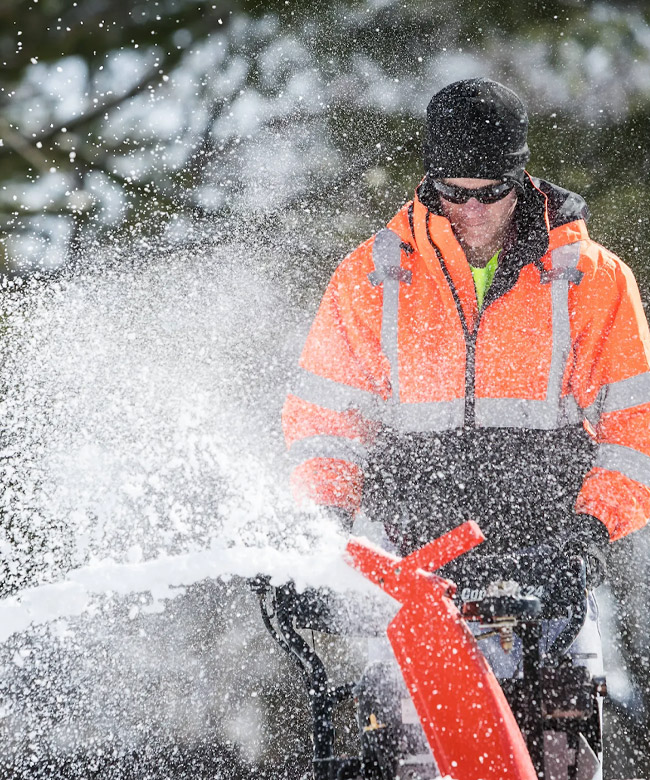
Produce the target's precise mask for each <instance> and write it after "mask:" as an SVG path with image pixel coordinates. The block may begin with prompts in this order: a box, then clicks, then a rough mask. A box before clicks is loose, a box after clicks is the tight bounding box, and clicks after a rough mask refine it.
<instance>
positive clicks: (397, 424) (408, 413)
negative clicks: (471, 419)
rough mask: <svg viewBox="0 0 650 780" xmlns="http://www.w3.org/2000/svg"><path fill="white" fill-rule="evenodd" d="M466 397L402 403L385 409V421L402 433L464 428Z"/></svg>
mask: <svg viewBox="0 0 650 780" xmlns="http://www.w3.org/2000/svg"><path fill="white" fill-rule="evenodd" d="M464 417H465V399H464V398H457V399H455V400H453V401H431V402H423V403H408V404H405V403H402V404H399V406H391V407H390V408H388V409H386V410H385V413H384V421H385V422H386V424H387V425H390V426H391V427H393V428H396V429H397V430H398V431H400V432H402V433H427V432H430V431H449V430H452V429H453V428H462V427H463V421H464Z"/></svg>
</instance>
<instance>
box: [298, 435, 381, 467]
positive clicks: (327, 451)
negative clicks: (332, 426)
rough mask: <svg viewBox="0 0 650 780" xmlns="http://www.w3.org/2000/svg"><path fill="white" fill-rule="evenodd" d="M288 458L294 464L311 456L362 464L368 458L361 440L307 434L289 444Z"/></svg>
mask: <svg viewBox="0 0 650 780" xmlns="http://www.w3.org/2000/svg"><path fill="white" fill-rule="evenodd" d="M289 458H290V459H291V461H292V462H293V463H295V464H298V463H304V462H305V461H307V460H311V459H312V458H335V459H337V460H347V461H348V462H349V463H356V464H357V465H359V466H364V465H365V464H366V462H367V460H368V450H367V448H366V447H364V445H363V444H361V442H359V441H355V440H353V439H348V438H346V437H345V436H325V435H319V436H308V437H306V438H304V439H298V441H295V442H294V443H293V444H292V445H291V447H290V449H289Z"/></svg>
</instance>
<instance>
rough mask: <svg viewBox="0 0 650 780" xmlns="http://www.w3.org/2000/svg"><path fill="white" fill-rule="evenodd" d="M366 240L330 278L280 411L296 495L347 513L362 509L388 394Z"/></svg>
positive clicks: (376, 296)
mask: <svg viewBox="0 0 650 780" xmlns="http://www.w3.org/2000/svg"><path fill="white" fill-rule="evenodd" d="M369 243H370V242H368V243H367V244H364V245H362V246H361V247H360V248H359V249H358V250H356V251H355V252H354V253H353V254H352V255H350V256H349V257H348V258H346V260H344V261H343V263H341V265H340V266H339V267H338V269H337V270H336V272H335V274H334V276H333V277H332V280H331V281H330V283H329V286H328V287H327V290H326V291H325V295H324V297H323V300H322V302H321V304H320V307H319V309H318V312H317V314H316V318H315V319H314V322H313V324H312V326H311V330H310V331H309V335H308V337H307V341H306V343H305V346H304V349H303V352H302V355H301V358H300V368H299V374H298V378H297V383H296V385H295V387H293V388H292V390H291V392H290V393H289V395H288V397H287V399H286V402H285V405H284V409H283V413H282V423H283V429H284V434H285V440H286V443H287V446H288V448H289V457H290V459H291V461H292V465H293V472H292V478H291V483H292V490H293V493H294V496H295V498H296V499H297V500H298V501H299V502H302V501H304V500H305V499H311V500H312V501H315V502H316V503H318V504H322V505H326V506H336V507H341V508H343V509H346V510H348V511H356V510H357V509H358V508H359V506H360V503H361V491H362V485H363V468H364V465H365V463H366V460H367V453H368V447H369V446H370V445H371V444H372V441H373V439H374V436H375V435H376V431H377V426H378V421H379V418H380V415H381V407H382V403H383V401H384V400H385V399H386V398H387V396H388V394H389V392H390V389H389V387H390V386H389V380H388V377H389V368H388V365H387V360H386V358H385V357H384V355H383V354H382V352H381V334H380V329H381V318H380V311H381V291H380V290H378V289H376V288H373V287H372V286H371V285H370V283H369V281H368V278H367V274H368V272H369V271H371V270H372V267H373V266H372V259H371V254H370V250H369Z"/></svg>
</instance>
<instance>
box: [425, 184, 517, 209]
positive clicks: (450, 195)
mask: <svg viewBox="0 0 650 780" xmlns="http://www.w3.org/2000/svg"><path fill="white" fill-rule="evenodd" d="M433 186H434V189H435V190H436V192H437V193H438V194H439V195H441V196H442V197H443V198H444V199H445V200H448V201H449V202H450V203H467V201H468V200H469V199H470V198H476V200H477V201H478V202H479V203H496V202H497V201H499V200H501V199H502V198H505V196H506V195H507V194H508V193H509V192H511V191H512V189H513V188H514V186H515V184H514V182H512V181H500V182H499V183H498V184H488V185H487V187H479V188H478V189H476V190H468V189H467V188H466V187H457V186H456V185H455V184H445V182H444V181H439V180H436V179H434V180H433Z"/></svg>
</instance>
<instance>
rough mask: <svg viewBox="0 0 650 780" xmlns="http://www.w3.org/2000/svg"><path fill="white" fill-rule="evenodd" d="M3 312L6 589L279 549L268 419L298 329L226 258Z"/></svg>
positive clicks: (42, 285) (24, 299)
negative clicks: (200, 553) (96, 564)
mask: <svg viewBox="0 0 650 780" xmlns="http://www.w3.org/2000/svg"><path fill="white" fill-rule="evenodd" d="M233 258H235V259H233ZM266 259H267V261H268V252H267V254H266ZM3 297H4V308H5V320H4V334H3V338H2V340H1V342H0V351H1V353H2V354H1V360H0V364H1V366H2V367H1V369H0V372H1V374H2V385H3V390H4V393H3V396H4V400H3V402H2V405H1V407H0V415H1V418H2V430H3V442H2V460H1V464H0V465H1V468H2V473H3V481H4V483H5V484H9V485H10V486H11V487H10V488H9V489H8V490H6V491H5V492H4V493H3V496H2V499H1V500H2V511H3V515H4V519H3V524H2V531H0V550H1V551H2V554H1V560H2V562H3V568H4V569H5V570H6V572H7V574H6V575H5V576H4V577H3V579H4V580H5V587H6V586H7V585H8V586H9V587H10V588H11V589H15V588H22V587H25V586H27V585H32V584H36V583H39V582H47V581H52V580H56V579H60V577H61V575H62V573H63V571H64V570H66V569H69V568H74V567H78V566H81V565H84V564H87V563H88V562H89V561H93V560H98V559H102V558H106V557H110V558H112V559H113V560H115V561H117V562H132V563H138V562H140V561H141V560H143V559H145V560H146V559H151V558H153V557H159V556H160V555H165V554H167V555H175V554H180V553H190V552H194V551H197V550H204V549H207V548H209V547H210V546H211V545H213V544H215V540H216V542H218V545H219V547H224V546H228V545H229V544H235V543H236V544H240V545H241V544H243V545H251V546H259V545H267V544H269V543H271V544H273V545H275V546H282V545H283V544H284V543H286V542H287V541H290V540H291V539H292V538H293V537H295V535H296V530H297V529H296V519H295V517H293V516H292V513H293V511H294V510H293V508H292V504H291V500H290V498H289V497H288V495H287V491H286V488H285V485H286V484H287V478H286V477H287V467H286V464H285V461H284V444H283V441H282V436H281V430H280V424H279V414H280V409H281V404H282V400H283V397H284V394H285V392H286V385H287V380H288V377H287V368H288V367H289V366H291V365H293V364H295V358H294V357H293V353H294V352H295V347H296V344H297V343H298V338H297V336H296V335H295V334H296V332H297V328H298V326H297V324H296V315H295V313H293V312H294V311H295V310H292V309H291V307H290V301H288V300H287V297H286V291H285V292H284V294H283V297H280V296H279V295H278V294H277V293H276V292H275V291H274V289H273V285H272V283H271V282H270V280H269V278H268V277H266V276H265V271H264V270H263V269H262V270H260V269H256V268H254V267H253V266H252V265H251V264H250V263H246V262H245V261H244V260H242V259H241V250H240V249H239V248H236V247H234V246H224V245H220V246H215V247H214V248H212V249H211V250H204V251H201V252H194V253H189V252H186V253H177V254H176V255H175V256H173V257H168V258H165V259H161V260H156V261H148V262H143V263H142V264H141V265H139V266H137V265H136V266H134V265H132V264H129V265H127V266H126V267H120V266H119V265H118V264H116V263H109V264H107V265H106V266H105V267H104V268H102V269H100V270H96V271H95V272H94V273H92V274H89V273H87V274H82V275H74V276H70V277H68V278H65V277H64V278H62V279H61V280H59V281H57V282H55V283H53V282H52V281H51V280H50V281H44V282H39V281H29V282H26V283H22V284H21V283H19V282H18V283H7V286H6V288H5V290H4V293H3ZM298 535H299V534H298ZM7 575H8V581H7Z"/></svg>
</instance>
